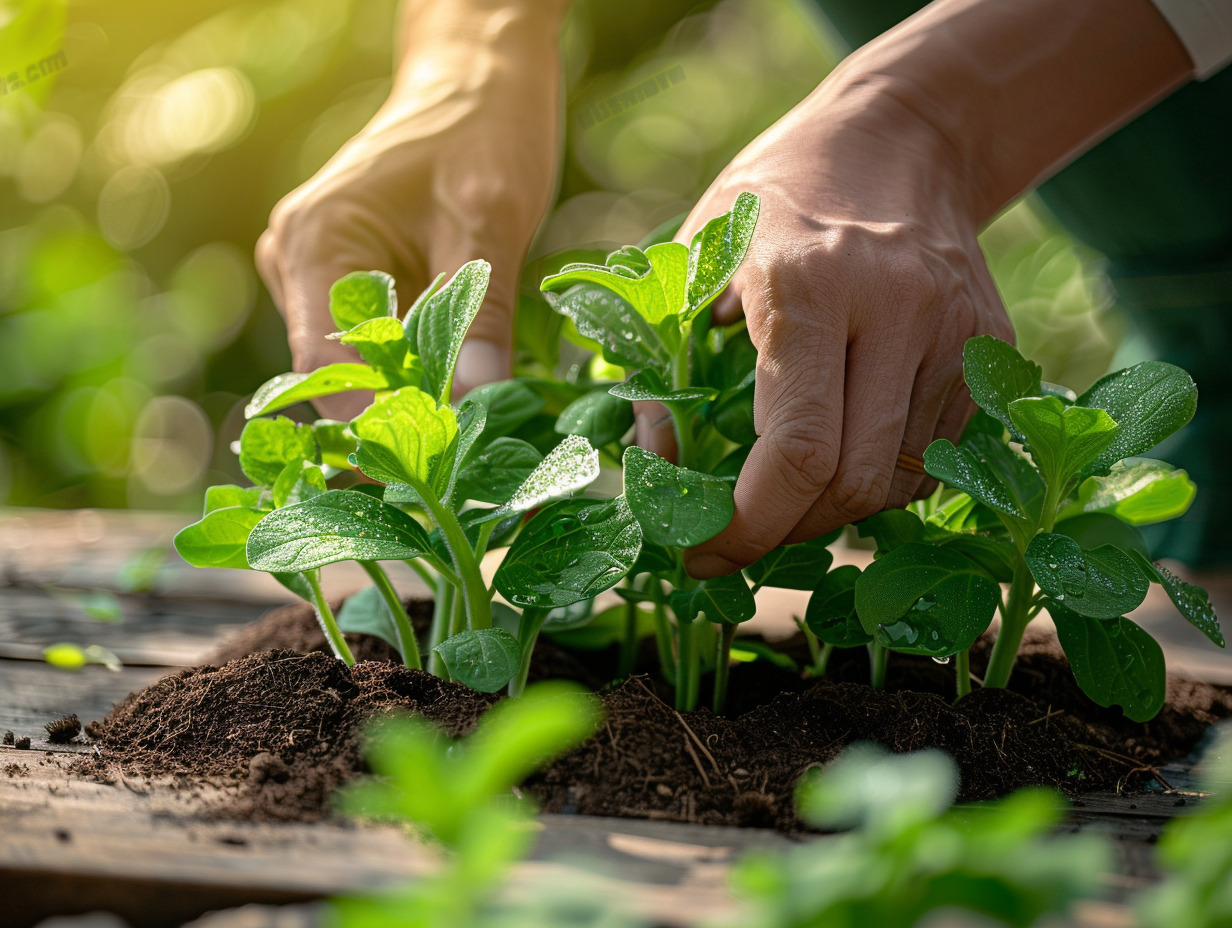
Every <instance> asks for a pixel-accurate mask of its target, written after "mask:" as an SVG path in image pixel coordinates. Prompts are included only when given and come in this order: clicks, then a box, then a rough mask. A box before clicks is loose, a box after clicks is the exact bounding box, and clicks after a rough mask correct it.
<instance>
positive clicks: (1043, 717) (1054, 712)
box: [1027, 706, 1065, 725]
mask: <svg viewBox="0 0 1232 928" xmlns="http://www.w3.org/2000/svg"><path fill="white" fill-rule="evenodd" d="M1064 714H1065V710H1064V709H1053V708H1052V706H1049V707H1048V711H1047V712H1046V713H1044V714H1043V715H1041V716H1040V717H1039V718H1038V719H1032V720H1031V721H1029V722H1027V724H1028V725H1034V724H1036V723H1037V722H1047V721H1048V720H1049V719H1050V718H1052V717H1053V716H1056V715H1064Z"/></svg>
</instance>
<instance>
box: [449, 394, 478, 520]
mask: <svg viewBox="0 0 1232 928" xmlns="http://www.w3.org/2000/svg"><path fill="white" fill-rule="evenodd" d="M456 415H457V419H458V438H457V444H456V445H455V447H454V449H453V452H452V453H451V454H450V455H449V456H450V457H451V458H452V459H453V466H452V468H451V469H450V472H449V481H448V482H447V483H446V485H445V492H444V493H442V494H441V496H440V498H441V501H442V502H444V503H446V504H450V505H452V504H453V495H454V488H455V487H456V485H457V483H458V480H459V478H460V476H461V473H462V468H463V467H464V466H465V465H466V464H467V463H468V462H469V461H470V459H471V457H472V455H471V451H472V449H474V447H475V442H477V441H478V440H479V438H480V436H481V435H483V434H484V430H485V428H486V426H487V421H488V410H487V407H485V406H484V405H483V404H482V403H477V402H475V401H474V400H469V399H467V400H463V401H462V405H460V406H459V407H458V411H457V413H456ZM455 508H456V507H455Z"/></svg>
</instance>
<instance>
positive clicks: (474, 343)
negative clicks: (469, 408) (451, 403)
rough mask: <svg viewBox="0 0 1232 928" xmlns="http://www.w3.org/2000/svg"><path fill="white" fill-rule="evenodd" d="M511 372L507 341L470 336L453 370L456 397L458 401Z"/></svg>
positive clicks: (454, 395) (463, 345) (504, 377)
mask: <svg viewBox="0 0 1232 928" xmlns="http://www.w3.org/2000/svg"><path fill="white" fill-rule="evenodd" d="M511 373H512V359H511V352H510V350H509V345H508V343H504V344H501V343H499V342H494V341H489V340H488V339H486V338H481V337H478V336H468V337H467V339H466V340H465V341H464V342H462V348H461V350H460V351H459V352H458V363H457V366H456V367H454V371H453V398H454V399H455V400H459V399H461V398H462V397H464V396H466V394H468V393H470V392H471V390H473V389H475V388H476V387H480V386H483V385H484V384H485V383H492V382H493V381H496V380H506V379H508V378H509V377H510V376H511Z"/></svg>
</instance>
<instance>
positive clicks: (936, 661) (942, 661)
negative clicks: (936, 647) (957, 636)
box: [933, 657, 950, 664]
mask: <svg viewBox="0 0 1232 928" xmlns="http://www.w3.org/2000/svg"><path fill="white" fill-rule="evenodd" d="M949 662H950V659H949V658H948V657H934V658H933V663H934V664H948V663H949Z"/></svg>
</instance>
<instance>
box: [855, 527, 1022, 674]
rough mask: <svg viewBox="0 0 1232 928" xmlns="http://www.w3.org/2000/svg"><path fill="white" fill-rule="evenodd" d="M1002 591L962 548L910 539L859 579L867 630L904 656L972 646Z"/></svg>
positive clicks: (859, 607)
mask: <svg viewBox="0 0 1232 928" xmlns="http://www.w3.org/2000/svg"><path fill="white" fill-rule="evenodd" d="M1000 601H1001V590H1000V587H998V586H997V584H996V583H994V582H993V581H992V580H991V579H990V578H989V577H988V576H986V575H985V574H984V572H983V571H982V570H980V569H979V568H978V567H977V566H976V565H975V564H974V563H973V562H972V561H970V560H968V559H967V558H965V557H963V556H962V555H961V554H959V553H958V552H957V551H950V550H948V549H946V548H937V547H933V546H932V545H925V544H919V543H915V542H911V543H908V544H904V545H901V546H899V547H897V548H895V549H894V550H893V551H890V552H889V553H887V554H884V555H882V556H881V557H879V558H878V559H877V560H875V561H873V563H872V564H870V565H869V566H868V567H867V568H866V569H865V571H864V573H863V574H861V575H860V579H859V580H858V581H857V582H856V612H857V613H858V614H859V616H860V624H861V625H863V626H864V630H865V631H866V632H867V633H868V634H870V635H872V636H873V637H874V638H876V639H877V641H879V642H880V643H881V644H883V645H884V646H885V647H887V648H890V649H891V650H894V651H901V652H903V653H904V654H925V655H928V656H930V657H945V656H947V655H950V654H957V653H958V652H959V651H965V650H966V649H967V648H969V647H971V645H972V643H973V642H974V641H975V639H976V638H978V637H979V636H980V635H981V634H983V632H984V631H985V629H987V628H988V625H989V623H990V622H991V621H992V617H993V613H994V612H995V611H996V609H997V605H998V604H999V603H1000Z"/></svg>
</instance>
